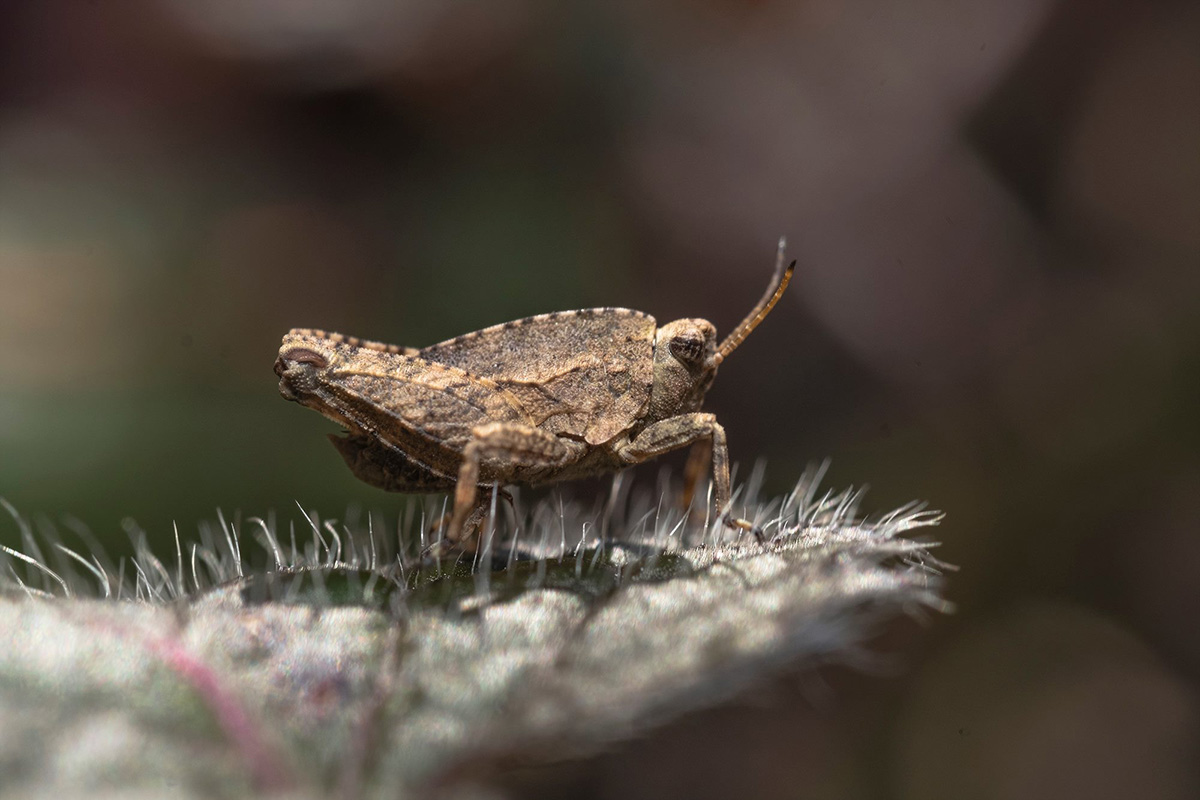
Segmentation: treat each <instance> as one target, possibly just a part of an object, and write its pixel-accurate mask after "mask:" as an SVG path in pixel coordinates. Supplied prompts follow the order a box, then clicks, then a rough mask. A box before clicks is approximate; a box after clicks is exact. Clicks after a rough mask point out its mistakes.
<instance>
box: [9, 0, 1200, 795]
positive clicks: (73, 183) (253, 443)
mask: <svg viewBox="0 0 1200 800" xmlns="http://www.w3.org/2000/svg"><path fill="white" fill-rule="evenodd" d="M559 6H564V7H559ZM285 8H286V9H287V10H286V12H281V11H280V9H285ZM1198 10H1200V9H1198V7H1197V6H1196V4H1194V3H1188V2H1117V1H1116V0H1065V1H1063V2H1051V0H984V1H983V2H974V3H950V2H933V0H912V1H910V2H903V3H901V2H894V3H885V2H841V1H839V0H820V1H817V0H814V1H813V2H801V3H791V4H789V3H783V2H740V3H739V2H693V3H684V2H668V3H658V4H644V3H639V2H634V1H633V0H629V1H628V2H619V3H594V2H593V3H570V4H553V3H535V2H532V1H531V0H503V1H502V2H446V1H445V0H409V2H406V3H391V2H383V0H316V1H315V2H311V3H304V4H295V5H291V6H289V4H283V3H268V2H265V1H264V0H204V1H203V2H202V1H200V0H140V1H130V2H125V1H124V0H106V1H105V2H82V0H25V1H24V2H12V1H11V0H10V2H7V3H4V4H3V5H2V6H0V48H2V49H0V496H3V497H5V498H7V499H8V500H10V501H11V502H13V503H14V504H15V505H16V506H17V507H18V508H19V509H20V510H21V511H22V512H24V513H27V514H33V515H37V514H45V515H46V516H47V517H49V518H52V519H61V518H62V516H63V515H67V514H72V515H75V516H77V517H79V518H81V519H83V520H84V521H85V522H87V523H88V524H89V525H90V526H91V527H92V528H93V529H94V530H96V532H97V534H98V535H100V536H101V537H103V538H104V540H105V541H107V542H118V543H119V542H121V541H123V540H124V536H125V534H124V533H123V531H122V525H123V522H122V520H124V519H125V518H126V517H129V518H132V519H136V520H137V522H138V523H139V524H140V525H141V526H142V527H144V528H145V529H146V530H147V531H149V533H150V535H151V536H152V537H153V538H156V539H158V540H160V541H162V540H163V539H164V537H166V536H169V533H170V522H171V520H177V521H178V522H179V523H180V526H181V529H183V530H184V531H185V532H186V531H188V530H190V529H191V528H192V526H193V525H194V524H195V522H196V520H198V519H200V518H205V517H210V516H212V514H213V513H214V509H215V508H216V507H218V506H220V507H221V508H223V509H225V510H227V511H232V510H235V509H236V510H241V511H242V513H244V514H260V513H263V512H264V511H265V510H266V509H268V508H276V509H281V510H282V512H283V513H285V514H286V513H289V512H288V511H287V509H290V508H294V505H293V501H294V500H296V499H300V500H302V501H303V502H304V503H305V504H306V505H308V506H312V507H317V508H320V509H324V510H326V512H327V513H330V514H336V513H338V509H341V508H344V507H345V506H346V505H347V504H348V503H354V502H357V503H360V504H364V505H367V506H370V507H380V508H383V509H385V510H389V509H394V508H395V503H396V502H397V499H396V498H393V497H388V496H384V495H381V494H379V493H376V492H373V491H372V490H371V489H369V488H368V487H365V486H363V485H360V484H358V483H357V482H356V481H355V480H354V479H353V478H352V477H351V476H350V474H349V472H348V471H347V470H346V469H345V468H344V466H343V465H342V464H341V463H340V460H339V459H338V458H337V456H336V455H335V453H334V452H333V450H332V449H331V448H330V447H329V445H328V444H327V443H326V442H325V441H323V437H322V436H321V435H320V434H321V433H322V432H324V431H326V430H330V429H331V428H330V426H328V425H325V424H323V423H322V422H321V421H320V420H318V419H317V418H316V417H315V416H314V415H312V414H311V413H308V412H303V411H301V410H300V409H298V408H296V407H294V406H290V405H288V404H286V403H284V402H283V401H282V400H281V399H280V398H279V397H278V395H277V393H276V389H275V378H274V375H272V373H271V364H272V361H273V359H274V357H275V351H276V348H277V346H278V341H279V338H280V336H281V335H282V334H283V333H284V332H285V331H286V330H287V329H288V328H290V327H292V326H314V327H325V328H330V329H335V330H340V331H344V332H347V333H352V334H357V335H362V336H367V337H372V338H380V339H385V340H388V341H395V342H400V343H404V344H409V345H422V344H426V343H430V342H433V341H436V340H438V339H441V338H444V337H448V336H451V335H454V334H458V333H462V332H464V331H466V330H470V329H474V328H478V327H482V326H484V325H488V324H491V323H495V322H501V321H504V320H507V319H511V318H515V317H519V316H524V315H526V314H531V313H538V312H543V311H550V310H558V309H566V308H575V307H581V306H598V305H627V306H632V307H635V308H639V309H642V310H645V311H649V312H651V313H653V314H655V315H656V316H658V318H659V319H660V320H661V321H665V320H667V319H670V318H674V317H677V316H703V317H707V318H709V319H711V320H712V321H713V322H714V323H716V324H717V326H718V328H719V329H721V330H728V329H729V327H730V326H731V325H733V324H735V323H736V322H737V320H738V319H740V318H741V316H742V315H743V314H744V313H745V311H746V310H747V308H748V307H749V306H750V304H751V303H753V301H754V300H755V299H756V298H757V297H758V294H759V293H760V292H761V290H762V287H763V284H764V282H765V280H766V279H767V276H768V275H769V272H770V268H771V263H772V258H773V252H774V241H775V238H776V237H777V236H778V235H779V234H781V233H786V234H788V236H789V237H790V241H791V245H792V247H791V254H792V255H794V256H795V257H796V258H798V259H799V262H800V266H799V270H798V272H797V277H796V281H795V283H794V284H793V287H794V288H793V289H792V290H790V291H789V295H788V296H787V297H785V298H784V301H783V303H782V304H781V305H780V306H779V308H778V309H777V310H776V311H775V313H774V315H773V316H772V318H771V319H770V320H768V322H767V323H766V324H765V325H764V326H763V327H762V329H761V330H760V331H759V332H757V333H756V334H755V335H754V336H753V337H751V338H750V339H749V340H748V341H747V343H746V344H745V345H744V347H743V349H742V350H741V351H739V352H738V353H737V354H736V356H735V357H734V358H731V359H730V360H729V362H727V364H726V365H725V366H724V367H723V368H722V371H721V375H720V376H719V378H718V380H717V383H716V386H715V388H714V389H713V391H712V393H711V394H710V402H709V407H710V408H711V409H713V410H715V411H716V412H717V414H718V415H719V417H720V418H721V419H722V420H723V421H724V423H725V425H726V427H727V429H728V432H729V440H730V446H731V450H732V456H733V458H734V459H735V460H737V461H740V462H741V463H742V464H743V466H744V467H748V466H749V465H750V464H752V463H753V462H754V461H755V460H756V459H765V460H766V462H767V464H768V475H769V483H770V485H771V486H772V487H773V488H774V489H775V490H777V491H783V490H785V489H786V488H787V487H788V486H789V485H790V483H791V481H793V480H794V479H795V478H796V477H797V476H798V474H799V471H800V470H801V468H802V467H803V465H804V464H805V463H806V462H808V461H811V460H820V459H822V458H825V457H826V456H829V457H832V459H833V466H832V470H831V475H830V483H831V484H832V485H834V486H838V487H840V486H842V485H845V484H848V483H863V482H870V483H871V484H872V486H873V487H874V489H873V491H872V494H871V495H870V496H869V500H868V504H867V505H868V506H869V507H871V508H876V509H886V508H888V507H890V506H894V505H897V504H899V503H901V502H903V501H906V500H909V499H911V498H924V499H928V500H929V501H930V502H931V503H932V504H933V505H934V506H936V507H940V508H942V509H945V510H946V511H947V512H948V517H947V520H946V523H945V525H944V527H943V529H941V530H940V531H939V536H940V537H941V538H942V539H943V540H944V542H945V546H944V547H943V548H942V550H941V551H940V554H941V555H942V557H944V558H945V559H946V560H948V561H951V562H954V563H956V564H958V565H960V566H961V568H962V569H961V572H959V573H957V574H955V575H953V576H952V579H951V583H950V589H949V593H950V597H951V598H952V599H953V600H954V601H955V602H956V603H957V604H958V606H959V610H958V613H957V614H956V615H955V616H954V617H952V618H948V619H936V620H934V621H933V624H932V625H931V626H930V627H928V628H926V629H921V628H919V627H917V626H916V625H913V624H907V623H906V624H903V625H897V626H894V627H893V628H891V629H889V630H888V631H886V632H885V633H884V635H883V639H882V640H881V641H880V642H879V643H878V645H877V646H876V649H875V652H876V653H878V652H880V651H881V650H882V651H885V652H889V653H892V654H893V655H895V654H901V655H902V658H899V659H898V660H897V659H891V660H888V659H881V658H879V657H878V656H875V657H872V658H869V659H866V660H865V663H859V664H858V665H857V666H858V667H859V668H861V667H863V666H865V667H866V668H867V672H868V673H879V672H883V673H886V674H884V675H879V674H868V675H865V676H864V675H863V674H861V673H860V672H858V671H855V670H846V669H843V668H839V667H827V668H824V669H822V670H821V672H820V674H819V676H816V675H814V674H813V673H811V672H805V673H803V674H797V675H793V676H790V677H788V678H786V679H782V680H780V681H778V682H777V683H776V684H773V685H771V686H766V687H763V688H762V690H761V691H760V692H757V693H755V695H754V696H753V697H752V698H749V700H748V702H749V703H750V705H749V706H742V707H738V708H734V709H728V710H722V711H719V712H712V713H706V714H702V715H698V716H694V717H691V718H688V719H687V720H684V721H683V722H681V723H678V724H676V725H673V726H672V727H670V728H669V729H667V730H666V731H663V732H662V733H661V734H659V735H657V736H655V737H653V738H651V739H649V740H645V741H639V742H636V743H633V744H630V745H627V746H623V747H622V748H619V749H618V750H617V752H615V753H612V754H609V755H606V756H604V757H601V758H599V759H596V760H592V761H588V762H584V763H574V764H570V765H566V766H560V767H557V768H555V769H551V770H545V769H543V770H533V771H527V772H521V773H519V774H516V775H513V776H510V778H509V780H510V783H511V786H512V787H514V791H517V792H523V793H528V792H535V791H536V792H541V793H543V794H545V795H546V796H554V795H556V794H558V793H560V792H565V791H572V792H574V793H576V794H577V795H578V796H592V797H598V798H599V797H603V798H610V797H611V798H617V797H621V798H624V797H643V796H644V797H651V796H659V797H661V796H681V797H682V796H686V797H714V798H715V797H730V796H757V797H816V798H891V797H897V798H899V797H903V798H938V797H946V798H952V797H953V798H958V797H996V798H1038V797H1047V798H1072V797H1090V798H1097V797H1100V798H1105V797H1113V798H1118V797H1120V798H1124V797H1134V796H1136V797H1141V798H1174V797H1188V796H1194V795H1193V794H1192V793H1193V792H1195V791H1197V776H1196V760H1195V756H1196V754H1197V752H1198V748H1200V745H1198V736H1200V733H1198V729H1200V717H1198V708H1197V701H1196V695H1195V687H1196V683H1195V681H1196V679H1197V677H1198V675H1200V635H1198V634H1197V622H1196V620H1197V619H1198V618H1200V589H1198V588H1197V586H1198V584H1197V578H1196V576H1197V575H1198V574H1200V470H1198V469H1197V459H1196V451H1197V449H1198V448H1197V443H1198V442H1197V439H1198V434H1200V425H1198V424H1197V413H1196V412H1197V407H1198V406H1197V400H1198V399H1200V398H1198V395H1200V391H1198V389H1200V380H1198V378H1197V374H1198V372H1197V367H1200V315H1198V314H1197V311H1198V307H1200V303H1198V302H1197V301H1198V299H1200V272H1198V270H1197V267H1198V266H1200V13H1198ZM640 474H642V475H644V476H645V475H650V474H652V473H646V472H642V473H640ZM0 541H3V542H5V543H8V544H14V543H17V542H18V539H17V537H16V533H15V526H13V525H0ZM823 681H827V682H828V684H829V685H830V687H831V688H832V691H826V690H825V689H822V688H821V687H822V686H823V683H822V682H823ZM822 698H824V699H822Z"/></svg>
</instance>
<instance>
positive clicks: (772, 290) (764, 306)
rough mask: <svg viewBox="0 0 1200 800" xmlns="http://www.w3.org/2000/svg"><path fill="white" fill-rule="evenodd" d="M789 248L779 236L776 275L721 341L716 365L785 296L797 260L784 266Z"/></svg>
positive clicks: (715, 357)
mask: <svg viewBox="0 0 1200 800" xmlns="http://www.w3.org/2000/svg"><path fill="white" fill-rule="evenodd" d="M785 249H787V239H786V238H785V237H783V236H780V237H779V250H778V251H777V252H776V253H775V275H774V276H773V277H772V278H771V283H770V285H769V286H767V291H766V293H765V294H763V296H762V299H761V300H759V301H758V303H757V304H756V305H755V306H754V309H753V310H751V312H750V313H749V314H747V315H746V318H745V319H744V320H742V321H741V322H740V323H738V326H737V327H736V328H734V329H733V332H732V333H730V334H729V335H728V336H726V337H725V341H723V342H721V346H720V347H718V348H717V354H716V356H714V357H713V364H714V366H715V365H717V364H720V363H721V362H722V361H724V360H725V357H726V356H728V355H729V354H730V353H732V352H733V351H734V350H736V349H737V346H738V345H739V344H741V343H742V340H744V339H745V338H746V337H747V336H749V335H750V331H752V330H754V329H755V328H757V327H758V323H760V322H762V321H763V319H765V318H766V316H767V314H769V313H771V309H772V308H774V307H775V304H776V303H778V302H779V298H780V297H782V296H783V290H784V289H786V288H787V285H788V283H789V282H790V281H791V280H792V273H793V272H794V271H795V269H796V262H795V261H794V260H793V261H792V263H791V264H788V267H787V269H786V270H785V269H784V268H783V251H784V250H785Z"/></svg>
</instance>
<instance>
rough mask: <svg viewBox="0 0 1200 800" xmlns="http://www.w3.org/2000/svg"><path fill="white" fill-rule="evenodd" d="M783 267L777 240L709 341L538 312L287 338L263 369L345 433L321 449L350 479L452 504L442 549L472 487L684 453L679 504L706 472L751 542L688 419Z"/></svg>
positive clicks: (672, 330) (711, 454) (627, 320)
mask: <svg viewBox="0 0 1200 800" xmlns="http://www.w3.org/2000/svg"><path fill="white" fill-rule="evenodd" d="M795 266H796V262H795V261H793V262H791V264H789V265H788V266H787V267H786V268H785V267H784V241H783V240H782V239H780V241H779V250H778V253H777V256H776V262H775V273H774V276H773V277H772V280H771V283H770V285H769V286H768V287H767V290H766V292H765V293H764V294H763V296H762V299H760V300H759V302H758V303H757V304H756V305H755V306H754V308H753V309H752V310H751V311H750V313H749V314H747V315H746V317H745V319H743V320H742V322H741V323H740V324H738V326H737V327H736V328H734V330H733V331H732V332H731V333H730V334H729V335H728V336H726V337H725V339H724V340H722V341H721V342H720V343H719V344H718V342H717V331H716V328H715V327H714V326H713V324H712V323H711V322H709V321H708V320H704V319H680V320H675V321H674V322H669V323H667V324H665V325H662V326H659V325H658V323H657V322H656V321H655V319H654V317H652V316H650V315H649V314H645V313H642V312H641V311H633V310H630V309H628V308H589V309H583V310H579V311H559V312H555V313H552V314H541V315H539V316H536V317H527V318H525V319H519V320H515V321H513V322H506V323H504V324H501V325H494V326H492V327H490V328H484V329H483V330H479V331H474V332H472V333H467V334H463V335H462V336H458V337H456V338H453V339H448V340H446V341H444V342H440V343H438V344H434V345H430V346H429V347H424V348H413V347H401V346H399V345H391V344H383V343H381V342H372V341H367V340H364V339H359V338H357V337H354V336H344V335H342V334H340V333H329V332H326V331H322V330H315V329H310V328H297V329H294V330H292V331H289V332H288V334H287V335H286V336H284V337H283V344H282V346H281V347H280V348H279V356H278V358H276V360H275V374H276V376H278V378H279V392H280V394H282V395H283V396H284V397H285V398H286V399H288V400H291V401H293V402H296V403H299V404H300V405H302V406H305V407H306V408H311V409H313V410H314V411H317V412H320V413H321V414H323V415H324V416H326V417H328V418H329V419H331V420H333V421H334V422H336V423H338V424H339V425H341V426H342V427H344V428H345V429H346V434H345V436H343V437H331V438H332V439H333V443H334V446H335V447H336V448H337V450H338V452H339V453H340V454H341V455H342V458H343V460H345V462H346V465H347V466H349V467H350V470H351V471H352V472H353V473H354V474H355V476H357V477H358V478H359V479H361V480H363V481H365V482H366V483H369V484H371V485H372V486H376V487H378V488H380V489H384V490H386V491H392V492H414V493H426V492H452V493H453V497H454V506H453V510H452V511H451V514H450V521H449V523H447V525H446V526H445V531H444V533H445V536H446V539H447V540H448V541H449V545H450V546H452V547H465V546H467V545H468V542H469V540H470V539H471V538H472V535H473V531H470V528H471V527H474V528H478V525H474V526H471V525H468V523H472V522H474V516H473V512H474V513H475V514H477V512H478V509H479V508H480V507H481V502H480V500H479V498H480V489H485V490H486V489H489V488H490V487H491V486H492V485H493V484H498V485H501V486H504V485H509V484H525V485H534V486H536V485H540V484H547V483H554V482H556V481H564V480H574V479H577V478H585V477H591V476H596V475H603V474H607V473H612V472H617V471H619V470H621V469H624V468H625V467H628V466H632V465H634V464H639V463H641V462H643V461H647V460H649V459H652V458H655V457H656V456H659V455H662V454H663V453H666V452H669V451H671V450H677V449H679V448H682V447H685V446H691V447H692V457H690V458H689V459H688V465H689V466H688V473H689V474H688V475H687V476H686V479H685V494H687V495H688V496H689V497H690V493H691V492H692V490H694V487H695V485H696V482H697V481H698V480H699V476H700V473H701V472H702V470H703V468H704V466H705V464H706V463H707V462H711V465H712V477H713V493H714V495H715V497H714V500H715V502H716V508H717V513H718V514H720V515H722V516H721V518H722V519H723V520H724V521H725V523H726V524H727V525H729V526H730V527H735V528H741V529H743V530H749V531H755V529H754V526H753V525H752V524H751V523H750V522H747V521H746V520H741V519H737V518H735V517H732V516H730V515H729V504H730V488H729V448H728V445H727V444H726V440H725V428H724V427H722V426H721V425H720V423H718V422H717V419H716V417H715V416H714V415H712V414H710V413H706V412H702V411H701V410H700V407H701V405H702V404H703V402H704V395H705V394H706V393H707V392H708V389H709V387H710V386H711V385H712V382H713V379H714V378H715V377H716V374H717V368H718V367H719V366H720V364H721V362H722V361H724V360H725V359H726V358H727V357H728V356H729V354H730V353H732V352H733V351H734V350H735V349H737V347H738V346H739V345H740V344H741V343H742V342H743V341H744V340H745V338H746V337H747V336H748V335H749V334H750V332H751V331H753V330H754V329H755V328H756V327H758V325H759V323H761V322H762V321H763V319H764V318H765V317H766V316H767V314H768V313H769V312H770V311H771V309H772V308H774V306H775V304H776V303H777V302H778V301H779V298H780V297H781V296H782V295H783V291H784V289H786V288H787V285H788V282H789V281H790V280H791V277H792V272H793V270H794V269H795ZM755 535H756V536H757V537H758V538H759V539H760V540H761V539H762V533H761V531H755Z"/></svg>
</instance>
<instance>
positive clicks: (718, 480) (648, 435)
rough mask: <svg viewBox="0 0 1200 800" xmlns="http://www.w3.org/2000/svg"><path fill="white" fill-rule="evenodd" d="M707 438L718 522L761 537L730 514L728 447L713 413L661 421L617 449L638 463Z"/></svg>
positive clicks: (752, 527) (701, 413) (746, 524)
mask: <svg viewBox="0 0 1200 800" xmlns="http://www.w3.org/2000/svg"><path fill="white" fill-rule="evenodd" d="M706 440H707V441H708V443H709V446H710V447H711V448H712V472H713V488H714V490H715V494H716V501H717V513H718V514H720V515H721V521H722V522H724V523H725V524H726V525H728V526H729V527H731V528H741V529H742V530H749V531H754V535H755V536H756V537H758V538H759V539H760V540H761V539H762V534H761V532H759V531H757V530H756V529H755V528H754V525H753V524H752V523H750V522H747V521H746V520H744V519H737V518H735V517H731V516H730V515H729V508H728V506H729V498H730V490H729V446H728V444H726V442H725V429H724V428H723V427H721V424H720V423H719V422H717V418H716V417H715V416H713V415H712V414H707V413H704V412H695V413H692V414H680V415H679V416H677V417H669V418H667V419H664V420H660V421H658V422H656V423H654V424H653V425H651V426H650V427H648V428H646V429H645V430H644V431H642V432H641V433H639V434H638V435H637V436H636V437H634V439H633V440H632V441H630V442H628V443H627V444H625V445H624V446H623V447H621V448H620V449H618V451H617V453H618V455H619V456H620V457H621V459H622V460H623V461H625V462H626V463H628V464H639V463H641V462H643V461H646V460H648V459H651V458H654V457H656V456H660V455H662V454H663V453H668V452H670V451H672V450H678V449H679V448H680V447H684V446H686V445H689V444H693V443H696V444H699V443H701V442H704V441H706ZM701 446H703V445H701Z"/></svg>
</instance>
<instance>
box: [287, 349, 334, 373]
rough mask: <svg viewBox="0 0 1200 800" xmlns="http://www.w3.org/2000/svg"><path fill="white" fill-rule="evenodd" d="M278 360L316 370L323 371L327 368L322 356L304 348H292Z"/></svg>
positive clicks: (327, 363) (327, 364)
mask: <svg viewBox="0 0 1200 800" xmlns="http://www.w3.org/2000/svg"><path fill="white" fill-rule="evenodd" d="M280 358H281V359H283V360H284V361H295V362H296V363H297V364H308V365H309V366H311V367H316V368H317V369H324V368H325V367H327V366H329V362H328V361H326V360H325V357H324V356H323V355H321V354H320V353H317V352H315V351H313V350H309V349H308V348H305V347H295V348H292V349H291V350H288V351H287V352H286V353H284V354H283V355H282V356H280Z"/></svg>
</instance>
